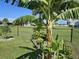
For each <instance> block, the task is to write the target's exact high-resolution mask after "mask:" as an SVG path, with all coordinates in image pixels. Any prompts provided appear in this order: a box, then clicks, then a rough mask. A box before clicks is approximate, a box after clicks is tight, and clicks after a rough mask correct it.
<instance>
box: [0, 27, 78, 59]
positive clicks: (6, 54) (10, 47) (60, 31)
mask: <svg viewBox="0 0 79 59" xmlns="http://www.w3.org/2000/svg"><path fill="white" fill-rule="evenodd" d="M11 29H12V33H10V34H9V35H13V37H14V39H13V40H10V41H4V42H3V41H1V42H0V59H16V58H17V57H19V56H21V55H23V54H25V53H28V52H30V50H27V49H25V48H21V47H20V46H22V47H30V48H33V44H32V42H31V37H32V33H33V28H30V27H28V28H27V27H20V30H19V31H20V33H19V34H20V35H19V36H17V28H16V27H12V28H11ZM57 35H58V39H65V40H66V41H70V39H71V38H70V36H71V30H70V28H69V27H63V26H61V27H54V29H53V39H56V37H57ZM76 36H77V37H78V33H77V34H76ZM78 38H79V37H78ZM78 38H77V39H75V37H74V41H75V42H76V41H77V44H78V42H79V40H78ZM78 45H79V44H78ZM78 45H77V46H78Z"/></svg>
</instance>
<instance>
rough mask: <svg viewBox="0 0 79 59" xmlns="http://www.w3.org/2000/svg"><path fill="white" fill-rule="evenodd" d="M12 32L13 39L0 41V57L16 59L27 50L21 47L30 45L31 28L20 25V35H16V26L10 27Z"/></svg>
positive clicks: (0, 58) (2, 58)
mask: <svg viewBox="0 0 79 59" xmlns="http://www.w3.org/2000/svg"><path fill="white" fill-rule="evenodd" d="M11 29H12V33H11V34H10V35H13V37H14V39H13V40H10V41H0V59H16V58H17V57H19V56H20V55H22V54H25V53H27V52H29V51H28V50H26V49H24V48H20V46H22V47H32V45H33V44H32V43H31V36H32V32H33V29H32V28H25V27H20V30H19V31H20V35H19V36H16V35H17V32H16V31H17V28H16V27H12V28H11Z"/></svg>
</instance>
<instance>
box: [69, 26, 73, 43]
mask: <svg viewBox="0 0 79 59" xmlns="http://www.w3.org/2000/svg"><path fill="white" fill-rule="evenodd" d="M72 40H73V27H72V28H71V39H70V42H72Z"/></svg>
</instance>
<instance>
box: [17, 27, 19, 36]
mask: <svg viewBox="0 0 79 59" xmlns="http://www.w3.org/2000/svg"><path fill="white" fill-rule="evenodd" d="M17 36H19V25H17Z"/></svg>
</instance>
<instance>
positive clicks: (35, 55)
mask: <svg viewBox="0 0 79 59" xmlns="http://www.w3.org/2000/svg"><path fill="white" fill-rule="evenodd" d="M19 48H23V49H27V50H31V52H28V53H25V54H23V55H21V56H19V57H17V58H16V59H26V58H28V59H39V57H40V56H39V55H40V54H41V51H40V50H39V49H33V48H29V47H23V46H19Z"/></svg>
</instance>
